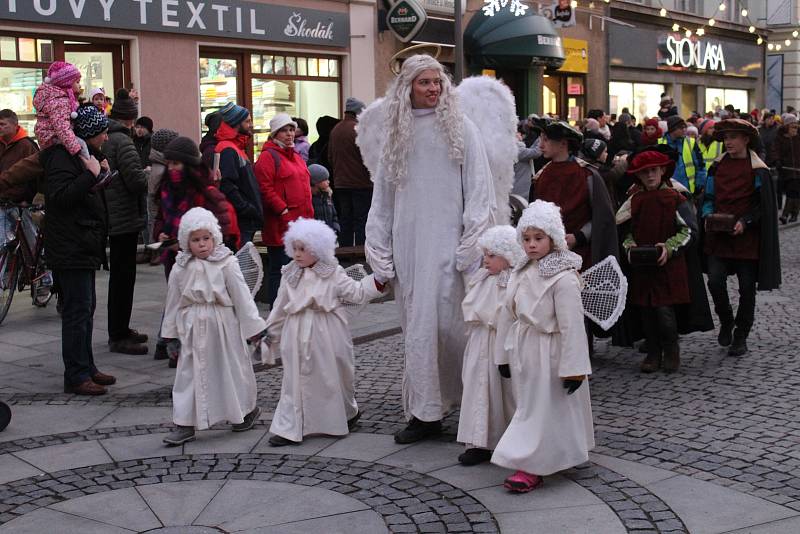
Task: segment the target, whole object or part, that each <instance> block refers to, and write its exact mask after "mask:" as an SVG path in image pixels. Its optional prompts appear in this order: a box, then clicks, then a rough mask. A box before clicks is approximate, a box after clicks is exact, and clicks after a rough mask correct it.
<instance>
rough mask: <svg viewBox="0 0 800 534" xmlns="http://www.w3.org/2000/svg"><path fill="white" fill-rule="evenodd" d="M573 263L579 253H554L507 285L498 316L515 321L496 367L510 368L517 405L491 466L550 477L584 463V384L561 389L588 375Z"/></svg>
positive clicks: (588, 430)
mask: <svg viewBox="0 0 800 534" xmlns="http://www.w3.org/2000/svg"><path fill="white" fill-rule="evenodd" d="M576 263H577V265H578V266H580V256H578V255H577V254H574V253H572V252H561V253H552V254H549V255H548V256H546V257H545V258H543V259H542V260H541V261H538V262H537V261H531V262H529V263H528V264H527V265H525V266H524V267H522V268H520V269H518V270H516V271H515V272H514V273H513V275H512V277H511V280H510V281H509V284H508V288H507V290H506V291H507V298H506V301H505V306H504V308H503V314H508V315H509V316H510V318H511V320H512V321H513V323H512V326H511V329H510V332H509V335H508V337H506V338H505V339H506V343H505V348H506V349H507V350H505V351H498V352H497V354H498V357H499V359H498V361H497V363H508V364H509V366H510V368H511V383H512V386H513V391H514V400H515V402H516V406H517V408H516V411H515V412H514V417H513V418H512V419H511V423H510V424H509V426H508V429H507V430H506V432H505V434H503V437H502V438H501V439H500V442H499V443H498V444H497V447H495V450H494V454H493V455H492V463H494V464H497V465H500V466H502V467H507V468H510V469H516V470H521V471H525V472H527V473H532V474H536V475H550V474H552V473H556V472H558V471H562V470H564V469H568V468H570V467H574V466H576V465H578V464H581V463H584V462H586V461H588V459H589V450H590V449H592V448H594V428H593V426H592V408H591V401H590V399H589V384H588V379H587V380H584V383H583V384H581V387H580V388H578V390H577V391H575V392H574V393H573V394H572V395H568V394H567V391H566V390H565V389H564V386H563V378H566V377H570V376H578V375H588V374H590V373H591V364H590V363H589V348H588V343H587V339H586V330H585V329H584V319H583V305H582V303H581V294H580V292H581V284H582V282H581V279H580V275H579V274H578V273H577V271H576V270H575V269H576V267H575V264H576ZM543 272H544V274H543ZM503 321H504V320H503V319H501V323H502V322H503ZM506 324H507V322H506ZM499 335H500V332H499V331H498V336H499Z"/></svg>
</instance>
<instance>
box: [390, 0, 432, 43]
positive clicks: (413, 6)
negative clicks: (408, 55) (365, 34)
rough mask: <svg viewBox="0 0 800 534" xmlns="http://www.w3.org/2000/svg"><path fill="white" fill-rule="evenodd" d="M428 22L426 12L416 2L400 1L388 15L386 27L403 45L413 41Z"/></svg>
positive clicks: (412, 0) (409, 0)
mask: <svg viewBox="0 0 800 534" xmlns="http://www.w3.org/2000/svg"><path fill="white" fill-rule="evenodd" d="M427 20H428V17H427V15H426V14H425V10H424V9H423V8H422V6H420V5H419V4H418V3H417V2H416V0H400V1H399V2H397V3H395V4H394V5H393V6H392V8H391V9H390V10H389V13H387V14H386V25H387V26H389V29H390V30H392V33H393V34H394V35H395V37H397V38H398V39H399V40H400V42H402V43H407V42H409V41H410V40H411V39H413V38H414V37H415V36H416V35H417V34H418V33H419V31H420V30H421V29H422V27H423V26H425V21H427Z"/></svg>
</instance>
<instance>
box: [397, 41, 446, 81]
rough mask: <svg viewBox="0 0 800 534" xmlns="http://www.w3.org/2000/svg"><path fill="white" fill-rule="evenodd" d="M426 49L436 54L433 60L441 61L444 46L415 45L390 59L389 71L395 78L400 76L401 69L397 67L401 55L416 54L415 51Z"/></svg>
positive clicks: (430, 44) (431, 44) (433, 55)
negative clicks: (431, 49) (430, 49)
mask: <svg viewBox="0 0 800 534" xmlns="http://www.w3.org/2000/svg"><path fill="white" fill-rule="evenodd" d="M425 48H433V50H434V53H433V54H432V56H431V57H433V59H439V56H440V55H441V54H442V45H438V44H434V43H419V44H415V45H412V46H409V47H408V48H404V49H402V50H400V51H399V52H397V53H395V55H393V56H392V57H391V58H389V69H390V70H391V71H392V73H393V74H394V75H395V76H399V75H400V69H399V67H397V60H398V59H400V55H401V54H405V53H407V52H414V51H417V50H423V49H425Z"/></svg>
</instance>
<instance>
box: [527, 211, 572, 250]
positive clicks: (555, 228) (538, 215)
mask: <svg viewBox="0 0 800 534" xmlns="http://www.w3.org/2000/svg"><path fill="white" fill-rule="evenodd" d="M528 228H538V229H539V230H541V231H543V232H544V233H545V234H547V235H548V236H550V239H552V240H553V246H555V248H557V249H558V250H569V247H567V238H566V234H567V233H566V231H565V230H564V223H563V222H562V221H561V208H559V207H558V206H556V205H555V204H553V203H552V202H545V201H544V200H535V201H534V202H533V203H532V204H531V205H530V206H528V207H527V208H525V211H523V212H522V217H520V218H519V222H518V223H517V237H518V239H519V241H520V242H522V232H524V231H525V230H527V229H528Z"/></svg>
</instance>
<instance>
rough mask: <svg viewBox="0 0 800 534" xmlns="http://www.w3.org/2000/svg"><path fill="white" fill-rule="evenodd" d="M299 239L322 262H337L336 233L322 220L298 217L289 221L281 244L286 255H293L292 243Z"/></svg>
mask: <svg viewBox="0 0 800 534" xmlns="http://www.w3.org/2000/svg"><path fill="white" fill-rule="evenodd" d="M295 241H300V242H302V243H303V245H305V247H306V248H307V249H308V250H310V251H311V254H313V255H314V256H315V257H316V258H317V259H318V260H319V261H321V262H323V263H333V264H335V263H337V261H336V255H335V253H336V234H335V233H334V232H333V230H331V228H330V227H329V226H328V225H327V224H325V223H324V222H322V221H318V220H316V219H304V218H302V217H301V218H300V219H297V220H296V221H292V222H290V223H289V229H288V230H287V231H286V233H285V234H284V235H283V246H284V248H285V249H286V255H287V256H289V257H290V258H291V257H292V256H294V243H295Z"/></svg>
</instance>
